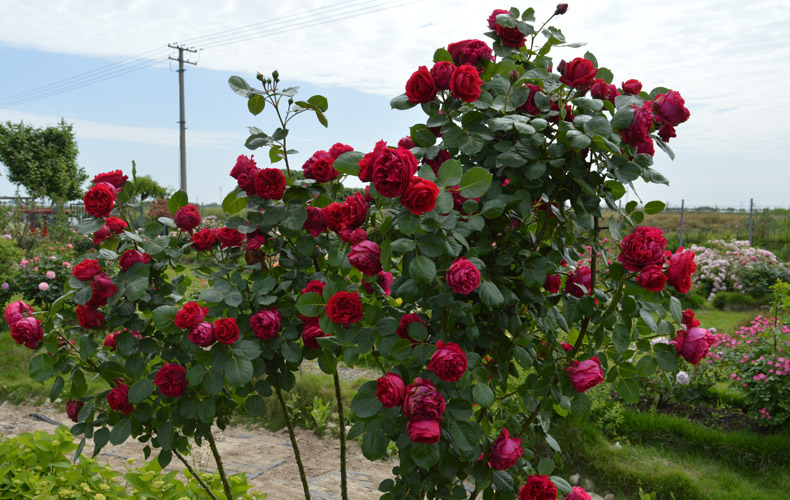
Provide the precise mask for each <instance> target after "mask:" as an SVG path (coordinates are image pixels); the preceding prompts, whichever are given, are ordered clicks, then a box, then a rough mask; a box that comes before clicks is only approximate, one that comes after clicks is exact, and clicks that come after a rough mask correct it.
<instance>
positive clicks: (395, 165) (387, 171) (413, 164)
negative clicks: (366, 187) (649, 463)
mask: <svg viewBox="0 0 790 500" xmlns="http://www.w3.org/2000/svg"><path fill="white" fill-rule="evenodd" d="M371 164H372V169H373V174H372V180H373V187H375V188H376V190H377V191H378V192H379V193H380V194H381V195H382V196H384V197H386V198H395V197H396V196H400V195H402V194H403V192H404V191H405V190H406V187H407V186H408V185H409V179H411V176H412V175H414V174H415V173H416V172H417V159H416V158H415V157H414V155H413V154H412V152H411V151H409V150H408V149H404V148H398V149H390V148H388V147H387V143H386V142H384V141H379V142H377V143H376V147H375V148H374V150H373V158H372V160H371Z"/></svg>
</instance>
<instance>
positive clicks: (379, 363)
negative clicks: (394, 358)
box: [372, 351, 387, 374]
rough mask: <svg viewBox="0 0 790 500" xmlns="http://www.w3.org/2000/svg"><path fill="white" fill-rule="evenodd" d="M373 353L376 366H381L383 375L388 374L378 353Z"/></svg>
mask: <svg viewBox="0 0 790 500" xmlns="http://www.w3.org/2000/svg"><path fill="white" fill-rule="evenodd" d="M372 352H373V359H375V360H376V364H377V365H379V368H381V373H385V374H386V373H387V370H385V369H384V365H382V364H381V360H380V359H379V353H378V351H372Z"/></svg>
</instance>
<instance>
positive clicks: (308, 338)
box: [302, 323, 326, 349]
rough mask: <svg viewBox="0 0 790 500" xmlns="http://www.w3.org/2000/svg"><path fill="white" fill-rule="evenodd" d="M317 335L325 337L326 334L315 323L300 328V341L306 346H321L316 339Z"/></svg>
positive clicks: (313, 347) (314, 347)
mask: <svg viewBox="0 0 790 500" xmlns="http://www.w3.org/2000/svg"><path fill="white" fill-rule="evenodd" d="M319 337H326V334H325V333H324V331H323V330H321V327H320V326H318V324H317V323H316V324H309V325H305V326H304V329H303V330H302V342H303V343H304V346H305V347H306V348H308V349H320V347H321V346H319V345H318V340H316V339H318V338H319Z"/></svg>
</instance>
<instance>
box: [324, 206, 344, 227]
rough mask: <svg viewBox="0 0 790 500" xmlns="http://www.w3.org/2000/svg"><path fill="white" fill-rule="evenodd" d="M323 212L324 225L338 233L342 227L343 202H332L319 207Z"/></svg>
mask: <svg viewBox="0 0 790 500" xmlns="http://www.w3.org/2000/svg"><path fill="white" fill-rule="evenodd" d="M321 210H322V211H323V213H324V220H325V221H326V227H328V228H329V229H330V230H332V231H334V232H336V233H339V232H340V230H341V229H343V204H342V203H339V202H333V203H330V204H329V205H327V206H325V207H324V208H322V209H321Z"/></svg>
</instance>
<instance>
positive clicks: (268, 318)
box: [250, 307, 283, 340]
mask: <svg viewBox="0 0 790 500" xmlns="http://www.w3.org/2000/svg"><path fill="white" fill-rule="evenodd" d="M282 317H283V315H282V314H280V311H278V310H277V309H276V308H274V307H270V308H268V309H263V310H261V311H258V312H257V313H255V314H254V315H253V316H252V317H251V318H250V327H251V328H252V333H254V334H255V336H256V337H258V338H259V339H261V340H268V339H273V338H274V337H276V336H277V334H278V333H279V332H280V319H282Z"/></svg>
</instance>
